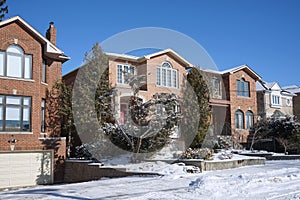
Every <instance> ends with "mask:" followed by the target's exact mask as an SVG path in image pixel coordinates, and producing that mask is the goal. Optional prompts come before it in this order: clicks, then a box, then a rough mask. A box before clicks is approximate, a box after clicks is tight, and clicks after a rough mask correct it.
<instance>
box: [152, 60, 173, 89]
mask: <svg viewBox="0 0 300 200" xmlns="http://www.w3.org/2000/svg"><path fill="white" fill-rule="evenodd" d="M156 85H158V86H163V87H170V88H178V71H177V70H176V69H173V68H172V66H171V64H170V63H169V62H164V63H163V64H162V66H161V67H157V68H156Z"/></svg>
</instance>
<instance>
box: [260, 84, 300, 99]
mask: <svg viewBox="0 0 300 200" xmlns="http://www.w3.org/2000/svg"><path fill="white" fill-rule="evenodd" d="M276 85H277V86H278V87H279V89H278V87H274V86H276ZM274 88H275V89H274ZM271 90H272V91H278V90H279V91H280V92H281V94H282V95H287V96H296V95H295V93H294V92H293V91H290V90H287V89H284V88H282V87H280V85H279V84H278V83H277V82H270V83H267V82H256V91H271ZM299 92H300V89H299Z"/></svg>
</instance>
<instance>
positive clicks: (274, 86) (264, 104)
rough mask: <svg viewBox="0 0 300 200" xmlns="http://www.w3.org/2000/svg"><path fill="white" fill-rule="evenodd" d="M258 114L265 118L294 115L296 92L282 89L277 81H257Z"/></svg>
mask: <svg viewBox="0 0 300 200" xmlns="http://www.w3.org/2000/svg"><path fill="white" fill-rule="evenodd" d="M256 85H257V88H256V92H257V108H258V114H259V116H260V117H262V118H264V119H268V118H284V117H286V116H288V115H290V116H291V115H293V97H294V96H296V95H295V94H294V93H292V92H290V91H288V90H285V89H282V88H281V87H280V85H279V84H278V83H277V82H271V83H265V82H257V83H256Z"/></svg>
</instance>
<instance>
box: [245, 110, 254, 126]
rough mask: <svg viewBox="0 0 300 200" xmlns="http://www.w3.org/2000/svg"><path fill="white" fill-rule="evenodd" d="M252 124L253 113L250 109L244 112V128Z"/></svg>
mask: <svg viewBox="0 0 300 200" xmlns="http://www.w3.org/2000/svg"><path fill="white" fill-rule="evenodd" d="M253 124H254V115H253V112H252V111H251V110H248V111H247V112H246V128H247V129H250V128H251V127H252V126H253Z"/></svg>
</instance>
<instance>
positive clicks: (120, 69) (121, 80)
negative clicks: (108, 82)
mask: <svg viewBox="0 0 300 200" xmlns="http://www.w3.org/2000/svg"><path fill="white" fill-rule="evenodd" d="M132 71H133V73H132ZM124 72H129V73H131V74H133V75H136V67H135V66H133V65H127V64H117V73H116V74H117V77H116V79H117V80H116V83H117V84H123V85H128V83H127V82H126V80H125V77H124Z"/></svg>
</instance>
